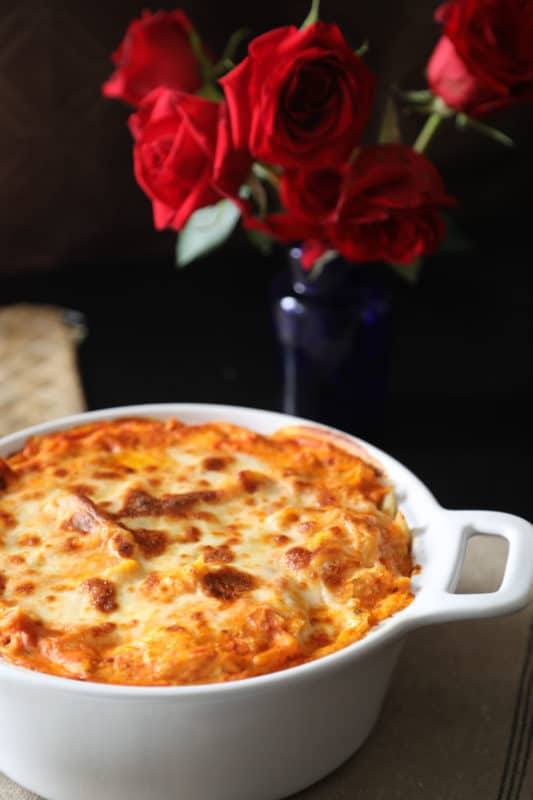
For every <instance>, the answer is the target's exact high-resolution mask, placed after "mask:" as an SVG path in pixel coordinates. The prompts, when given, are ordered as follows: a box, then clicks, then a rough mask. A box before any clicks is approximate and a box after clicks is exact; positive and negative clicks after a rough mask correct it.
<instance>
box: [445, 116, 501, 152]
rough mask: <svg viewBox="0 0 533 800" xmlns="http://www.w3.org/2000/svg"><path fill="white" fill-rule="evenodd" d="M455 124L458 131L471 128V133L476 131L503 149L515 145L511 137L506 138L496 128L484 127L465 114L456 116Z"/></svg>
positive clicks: (484, 125) (481, 123) (482, 123)
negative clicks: (501, 145) (502, 146)
mask: <svg viewBox="0 0 533 800" xmlns="http://www.w3.org/2000/svg"><path fill="white" fill-rule="evenodd" d="M455 124H456V126H457V127H458V128H459V129H464V128H471V129H472V130H473V131H477V132H478V133H481V134H482V135H483V136H487V137H488V138H489V139H492V140H493V141H494V142H498V144H503V145H504V146H505V147H514V146H515V143H514V142H513V140H512V139H511V137H510V136H507V134H506V133H503V131H499V130H498V128H493V127H492V125H486V124H485V123H484V122H480V121H479V120H477V119H472V117H469V116H467V115H466V114H462V113H461V114H457V115H456V117H455Z"/></svg>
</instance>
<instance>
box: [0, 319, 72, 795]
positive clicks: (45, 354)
mask: <svg viewBox="0 0 533 800" xmlns="http://www.w3.org/2000/svg"><path fill="white" fill-rule="evenodd" d="M71 317H72V314H71ZM68 319H69V317H68V315H67V314H66V312H65V311H64V310H63V309H60V308H56V307H53V306H33V305H26V304H18V305H13V306H5V307H3V308H0V436H4V435H5V434H7V433H12V432H13V431H16V430H20V429H21V428H25V427H27V426H28V425H35V424H37V423H39V422H45V421H47V420H49V419H54V418H56V417H62V416H65V415H67V414H75V413H77V412H78V411H83V409H84V407H85V401H84V398H83V392H82V389H81V384H80V380H79V377H78V369H77V365H76V344H77V342H78V341H79V340H80V337H81V336H82V335H83V329H82V325H81V323H80V322H79V321H77V322H75V324H72V323H69V322H68ZM0 798H1V800H3V796H2V795H0Z"/></svg>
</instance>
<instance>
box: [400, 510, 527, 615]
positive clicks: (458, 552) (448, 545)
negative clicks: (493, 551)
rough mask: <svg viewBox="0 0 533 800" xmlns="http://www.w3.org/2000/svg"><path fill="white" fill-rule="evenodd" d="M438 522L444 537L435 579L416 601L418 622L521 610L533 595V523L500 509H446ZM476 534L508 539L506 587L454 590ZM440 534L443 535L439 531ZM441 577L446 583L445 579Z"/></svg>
mask: <svg viewBox="0 0 533 800" xmlns="http://www.w3.org/2000/svg"><path fill="white" fill-rule="evenodd" d="M439 522H440V524H439V526H438V528H439V531H440V535H441V536H442V537H443V540H444V541H443V545H444V546H442V547H441V548H439V549H440V551H441V552H440V553H439V568H438V574H437V575H436V576H435V580H432V582H431V585H430V586H429V587H428V588H427V590H425V591H424V592H423V593H421V594H420V596H419V597H418V598H417V600H419V601H420V602H419V603H417V602H416V601H415V603H413V605H412V606H411V608H412V610H413V616H412V621H413V622H415V623H417V624H424V625H425V624H431V623H435V622H447V621H449V620H459V619H468V618H472V617H496V616H500V615H503V614H511V613H513V612H514V611H519V610H520V609H521V608H523V607H524V606H526V605H527V603H528V602H529V600H530V599H531V597H532V595H533V525H531V524H530V523H529V522H527V521H526V520H525V519H522V518H521V517H516V516H514V515H513V514H504V513H502V512H499V511H450V510H447V509H442V511H441V518H440V520H439ZM476 534H487V535H489V536H499V537H501V538H503V539H505V540H506V541H507V543H508V547H509V549H508V553H507V561H506V564H505V571H504V574H503V578H502V582H501V585H500V588H499V589H498V590H497V591H495V592H484V593H473V594H454V589H455V587H456V585H457V582H458V580H459V576H460V574H461V569H462V566H463V562H464V557H465V553H466V546H467V544H468V540H469V539H470V538H471V537H472V536H475V535H476ZM439 538H440V537H439ZM439 577H440V585H439Z"/></svg>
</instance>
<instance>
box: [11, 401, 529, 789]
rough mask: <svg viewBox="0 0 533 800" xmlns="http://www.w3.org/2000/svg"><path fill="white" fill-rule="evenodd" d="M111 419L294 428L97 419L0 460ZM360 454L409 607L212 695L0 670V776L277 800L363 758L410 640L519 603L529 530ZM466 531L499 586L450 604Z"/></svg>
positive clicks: (208, 417)
mask: <svg viewBox="0 0 533 800" xmlns="http://www.w3.org/2000/svg"><path fill="white" fill-rule="evenodd" d="M122 416H147V417H157V418H167V417H176V418H178V419H180V420H183V421H184V422H188V423H198V422H211V421H214V420H224V421H227V422H230V423H234V424H236V425H240V426H244V427H248V428H251V429H253V430H256V431H258V432H260V433H267V434H268V433H272V432H274V431H275V430H277V429H278V428H282V427H284V426H287V425H294V424H301V423H302V422H303V421H302V420H296V419H294V418H292V417H287V416H285V415H281V414H275V413H272V412H266V411H257V410H252V409H243V408H234V407H224V406H212V405H182V404H175V405H174V404H171V405H148V406H139V407H126V408H120V409H107V410H105V411H99V412H92V413H89V414H82V415H78V416H76V417H70V418H67V419H63V420H57V421H54V422H53V423H49V424H46V425H41V426H37V427H35V428H32V429H30V430H27V431H22V432H21V433H19V434H14V435H12V436H9V437H6V438H4V439H2V440H0V456H6V455H8V454H9V453H11V452H14V451H16V450H18V449H20V448H21V447H22V446H23V444H24V442H25V440H26V439H27V437H28V436H29V435H34V434H39V433H46V432H51V431H55V430H61V429H65V428H70V427H72V426H74V425H78V424H83V423H84V422H87V421H91V420H93V421H94V420H98V419H112V418H117V417H122ZM305 424H312V423H305ZM367 447H368V449H369V450H370V452H371V453H372V454H374V455H375V456H376V458H377V459H378V460H379V461H380V462H381V463H382V464H383V466H384V467H385V470H386V472H387V473H388V475H389V477H390V478H391V479H392V480H393V482H394V483H395V485H396V488H397V493H398V495H399V499H400V506H401V509H402V511H403V512H404V514H405V515H406V517H407V520H408V522H409V524H410V526H411V528H412V529H413V530H414V539H413V551H414V559H415V562H417V563H418V564H420V566H421V568H422V569H421V572H420V574H419V575H416V576H414V577H413V579H412V585H413V591H414V593H415V599H414V601H413V602H412V603H411V605H409V606H408V607H407V608H406V609H404V610H403V611H400V612H399V613H397V614H396V615H394V616H393V617H391V618H389V619H387V620H385V621H384V622H382V623H381V624H380V625H379V626H377V627H376V628H374V629H373V630H372V631H371V632H370V633H369V634H368V635H367V636H366V637H365V638H364V639H362V640H361V641H359V642H356V643H354V644H352V645H349V646H348V647H346V648H344V649H342V650H339V651H337V652H335V653H332V654H331V655H328V656H325V657H323V658H321V659H318V660H316V661H312V662H309V663H306V664H303V665H301V666H297V667H293V668H290V669H287V670H284V671H281V672H276V673H272V674H268V675H263V676H260V677H255V678H250V679H246V680H242V681H234V682H229V683H223V684H210V685H205V686H171V687H138V686H135V687H129V686H117V685H108V684H99V683H90V682H81V681H75V680H71V679H65V678H57V677H54V676H51V675H46V674H42V673H39V672H33V671H29V670H26V669H22V668H20V667H15V666H12V665H10V664H7V663H5V662H3V663H0V719H1V721H2V724H1V725H0V770H2V771H3V772H5V773H6V774H7V775H8V776H10V777H11V778H13V779H14V780H16V781H18V782H20V783H22V784H23V785H25V786H27V787H28V788H30V789H32V790H33V791H34V792H36V793H38V794H40V795H42V796H44V797H46V798H47V800H73V798H76V800H94V798H101V800H126V798H128V800H147V798H151V799H152V798H153V800H171V799H172V800H174V799H175V800H277V799H278V798H282V797H286V796H288V795H290V794H292V793H293V792H296V791H298V790H300V789H303V788H304V787H305V786H307V785H309V784H311V783H313V782H315V781H316V780H318V779H319V778H321V777H322V776H324V775H325V774H327V773H328V772H330V771H331V770H333V769H334V768H335V767H336V766H338V765H339V764H340V763H341V762H342V761H344V760H345V759H346V758H348V757H349V756H350V755H351V754H352V753H353V752H354V751H355V750H356V749H357V748H358V747H359V746H360V745H361V744H362V742H363V741H364V740H365V738H366V737H367V735H368V733H369V732H370V730H371V728H372V726H373V724H374V722H375V721H376V718H377V715H378V713H379V710H380V707H381V704H382V701H383V697H384V694H385V691H386V688H387V685H388V682H389V678H390V675H391V672H392V669H393V666H394V663H395V660H396V658H397V655H398V652H399V649H400V647H401V644H402V641H403V638H404V636H405V634H406V633H407V632H408V631H409V630H411V629H413V628H415V627H418V626H421V625H426V624H430V623H432V622H443V621H447V620H452V619H463V618H468V617H481V616H491V615H497V614H504V613H510V612H512V611H516V610H518V609H519V608H521V607H522V606H523V605H525V604H526V603H527V601H528V599H529V598H530V596H531V591H532V586H533V529H532V526H531V525H530V524H529V523H527V522H525V521H524V520H521V519H519V518H517V517H514V516H512V515H508V514H500V513H495V512H474V511H472V512H469V511H446V510H444V509H442V508H441V507H440V506H439V505H438V504H437V502H436V501H435V499H434V498H433V497H432V495H431V494H430V492H429V491H428V490H427V489H426V488H425V486H424V485H423V484H422V483H421V482H420V481H419V480H418V479H417V478H416V477H415V476H414V475H412V473H410V472H409V471H408V470H407V469H405V467H403V466H402V465H400V464H398V462H396V461H395V460H394V459H392V458H390V457H389V456H387V455H386V454H385V453H382V452H380V451H379V450H377V449H376V448H373V447H371V446H369V445H368V446H367ZM478 531H479V532H482V533H489V534H493V535H498V536H503V537H504V538H506V539H507V540H508V542H509V553H508V558H507V564H506V569H505V575H504V578H503V581H502V585H501V587H500V589H499V590H498V591H497V592H494V593H492V594H479V595H455V594H453V589H454V587H455V585H456V582H457V580H458V577H459V573H460V569H461V564H462V559H463V555H464V552H465V548H466V543H467V541H468V538H469V536H471V535H472V534H473V533H475V532H478ZM436 724H438V723H437V722H436Z"/></svg>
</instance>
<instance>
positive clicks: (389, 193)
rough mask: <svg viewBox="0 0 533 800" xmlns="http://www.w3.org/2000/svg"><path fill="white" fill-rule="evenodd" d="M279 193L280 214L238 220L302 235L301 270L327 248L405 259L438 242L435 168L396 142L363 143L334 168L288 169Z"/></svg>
mask: <svg viewBox="0 0 533 800" xmlns="http://www.w3.org/2000/svg"><path fill="white" fill-rule="evenodd" d="M281 197H282V201H283V203H284V205H285V208H286V211H285V212H284V213H283V212H282V213H280V214H271V215H269V216H267V217H265V218H264V219H247V220H246V225H247V226H248V227H254V228H260V229H261V230H263V231H265V232H267V233H270V234H271V235H273V236H275V237H276V238H278V239H281V240H282V241H289V242H290V241H296V240H298V239H301V240H303V241H304V257H303V262H302V263H303V266H304V267H306V268H310V267H312V266H313V262H314V261H315V260H316V258H318V257H319V256H320V255H321V254H322V253H324V252H325V251H326V250H330V249H336V250H338V251H339V253H341V255H343V256H344V257H345V258H346V259H347V260H348V261H356V262H364V261H391V262H394V263H401V264H411V263H412V262H413V261H414V259H415V258H416V257H417V256H422V255H427V254H428V253H431V252H432V251H433V250H435V248H436V247H437V246H438V244H439V243H440V241H441V239H442V237H443V234H444V225H443V222H442V218H441V214H440V207H441V206H443V205H449V204H450V203H451V202H452V200H451V198H450V197H449V196H448V195H447V194H446V191H445V189H444V184H443V182H442V179H441V177H440V175H439V173H438V172H437V170H436V169H435V167H434V166H433V165H432V164H431V163H430V162H429V161H428V160H427V159H426V158H425V157H424V156H422V155H420V154H418V153H416V152H415V151H414V150H412V149H411V148H409V147H404V146H403V145H399V144H389V145H376V146H374V147H367V148H364V149H363V150H362V151H361V153H360V154H359V156H358V157H357V159H356V160H355V161H354V162H353V163H351V164H347V165H344V166H343V167H340V168H338V169H336V170H331V169H330V170H320V171H313V172H288V173H286V175H284V176H283V179H282V186H281ZM306 244H307V245H309V246H306Z"/></svg>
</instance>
